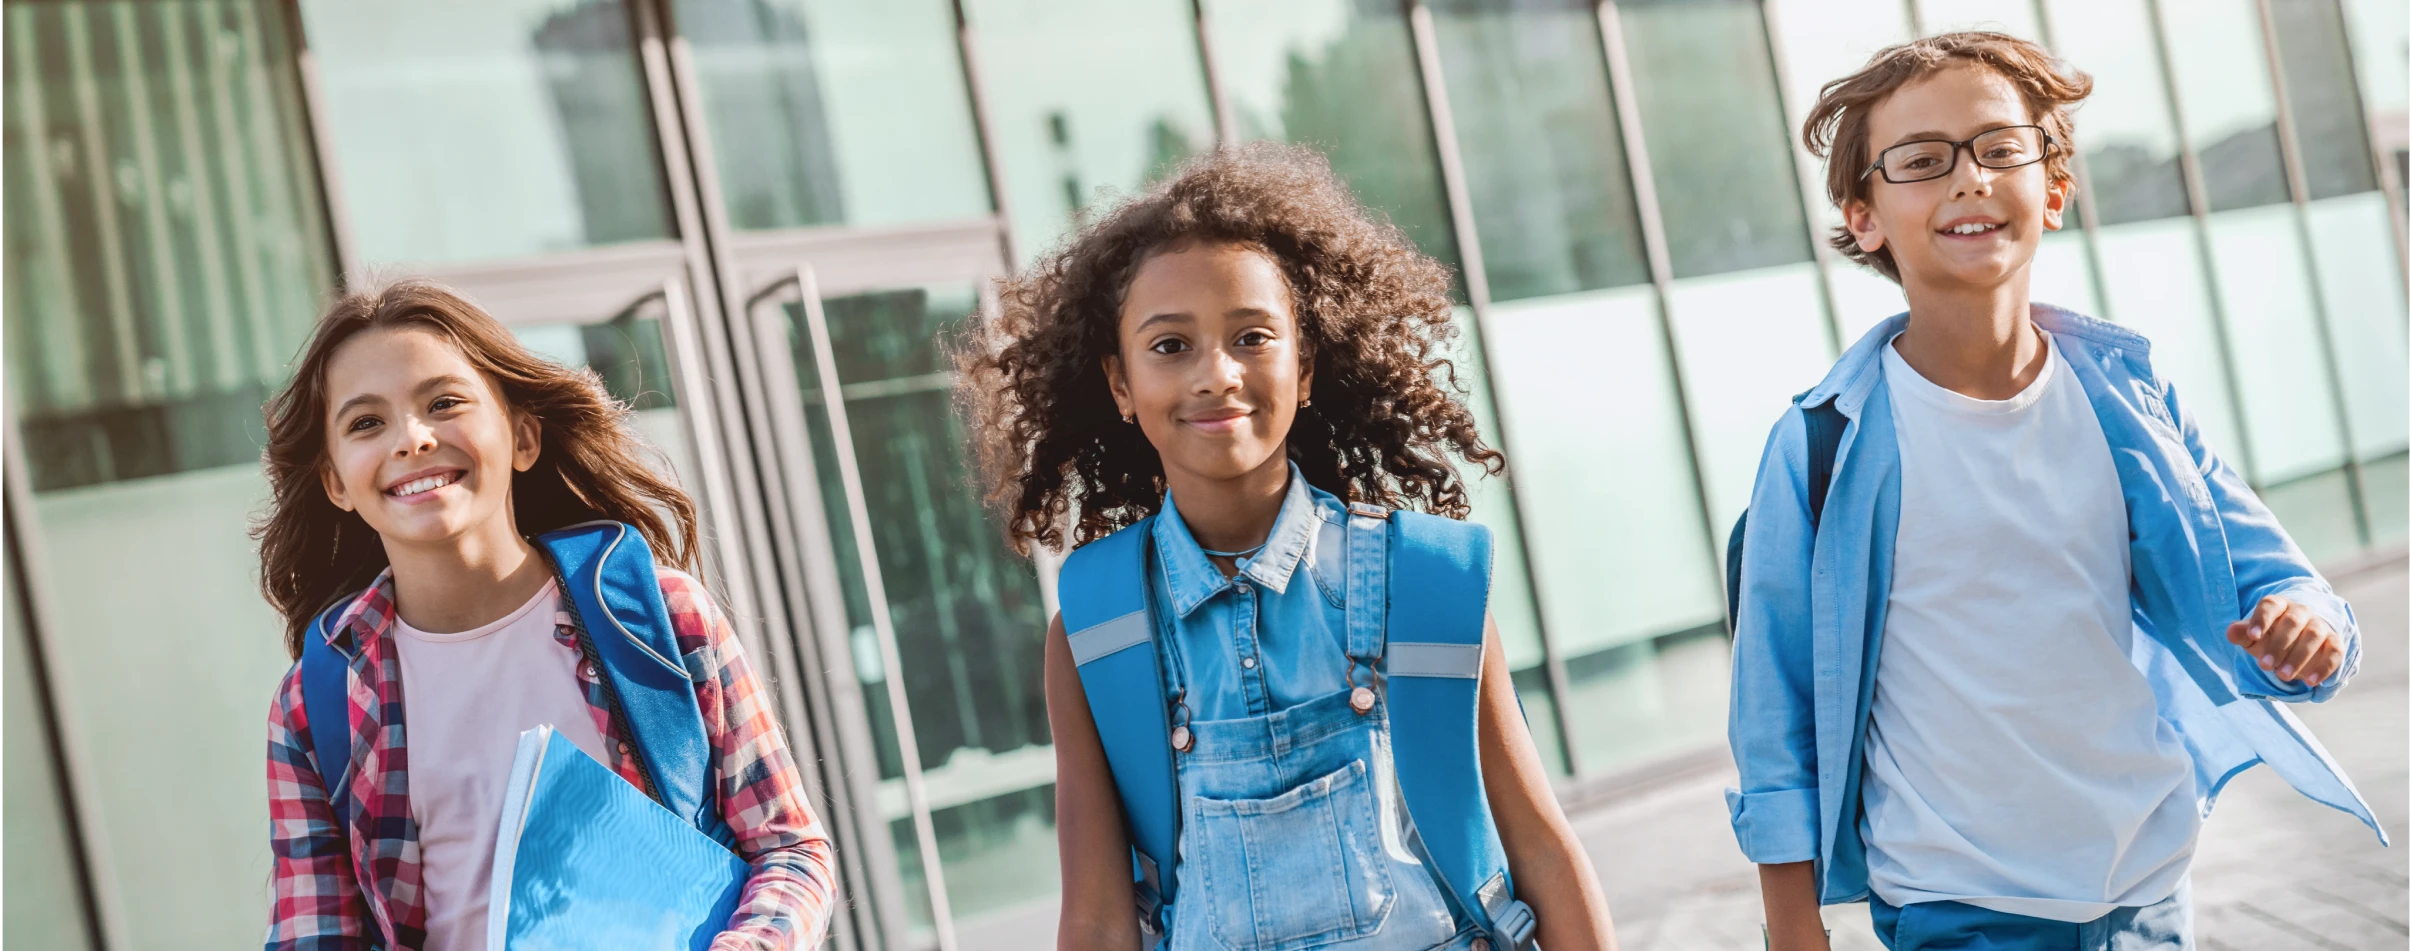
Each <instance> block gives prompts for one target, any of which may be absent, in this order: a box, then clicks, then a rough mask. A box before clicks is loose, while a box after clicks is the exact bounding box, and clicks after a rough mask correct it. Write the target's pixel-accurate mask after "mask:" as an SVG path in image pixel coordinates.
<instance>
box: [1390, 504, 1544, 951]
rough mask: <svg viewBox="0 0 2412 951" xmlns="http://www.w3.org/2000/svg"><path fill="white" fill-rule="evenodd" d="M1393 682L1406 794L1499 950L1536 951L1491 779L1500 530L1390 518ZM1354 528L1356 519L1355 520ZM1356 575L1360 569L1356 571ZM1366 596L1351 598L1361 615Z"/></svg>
mask: <svg viewBox="0 0 2412 951" xmlns="http://www.w3.org/2000/svg"><path fill="white" fill-rule="evenodd" d="M1389 522H1390V531H1389V542H1390V543H1389V546H1388V547H1389V548H1390V566H1389V572H1390V578H1389V583H1388V585H1387V588H1388V590H1389V593H1390V606H1389V611H1388V614H1389V624H1388V628H1389V644H1388V646H1387V648H1386V649H1385V652H1384V654H1385V656H1384V663H1383V670H1384V674H1385V676H1386V677H1387V679H1388V683H1389V693H1390V698H1389V701H1390V702H1389V712H1390V736H1391V748H1392V749H1393V750H1395V751H1397V753H1396V755H1394V756H1393V757H1392V760H1393V762H1394V765H1395V768H1396V769H1397V771H1398V777H1399V792H1400V794H1401V795H1402V796H1403V797H1404V798H1405V799H1406V801H1407V813H1408V815H1410V816H1412V817H1414V819H1415V828H1416V833H1417V835H1418V836H1419V837H1420V838H1422V839H1423V843H1424V853H1425V854H1426V855H1428V856H1430V857H1431V859H1432V864H1433V866H1434V868H1435V869H1436V870H1437V871H1438V872H1439V873H1440V876H1441V880H1442V881H1443V882H1445V883H1447V885H1448V889H1449V892H1450V893H1451V894H1452V895H1453V896H1454V897H1455V898H1456V900H1457V905H1458V908H1459V909H1460V910H1461V911H1462V912H1463V913H1465V915H1466V916H1467V917H1469V918H1471V919H1473V922H1474V924H1475V925H1476V926H1477V927H1479V928H1481V929H1482V930H1483V932H1484V933H1485V934H1486V935H1487V936H1488V937H1489V938H1490V940H1491V943H1492V946H1493V947H1496V948H1502V949H1508V948H1514V949H1528V948H1530V947H1531V945H1532V940H1533V929H1534V922H1533V913H1532V909H1530V908H1528V907H1527V906H1526V905H1525V904H1524V903H1523V902H1520V901H1517V900H1516V897H1515V885H1514V883H1513V882H1512V881H1510V880H1509V878H1508V867H1507V850H1506V849H1505V847H1503V846H1502V845H1501V844H1500V842H1499V829H1498V826H1497V825H1495V824H1494V823H1493V822H1492V819H1491V804H1490V799H1489V797H1488V795H1487V794H1486V793H1485V792H1484V790H1483V786H1482V754H1481V750H1480V748H1479V746H1478V741H1477V737H1478V734H1479V723H1480V722H1481V706H1480V701H1481V696H1480V695H1481V684H1482V641H1483V630H1484V627H1485V625H1484V623H1483V618H1484V617H1485V615H1486V613H1487V612H1488V608H1489V601H1490V593H1491V533H1490V530H1489V529H1487V528H1484V527H1482V526H1480V525H1474V524H1471V523H1467V522H1460V521H1456V520H1454V519H1447V518H1441V517H1439V516H1434V515H1424V514H1420V513H1416V512H1398V513H1395V514H1393V515H1392V516H1391V517H1390V520H1389ZM1349 527H1350V528H1351V529H1352V532H1351V534H1355V532H1354V531H1353V530H1354V529H1355V528H1356V520H1355V519H1353V518H1352V519H1351V520H1350V526H1349ZM1351 570H1352V574H1353V572H1354V569H1353V567H1352V569H1351ZM1356 608H1357V602H1356V601H1354V600H1352V601H1350V602H1349V609H1350V613H1351V614H1354V613H1355V611H1356Z"/></svg>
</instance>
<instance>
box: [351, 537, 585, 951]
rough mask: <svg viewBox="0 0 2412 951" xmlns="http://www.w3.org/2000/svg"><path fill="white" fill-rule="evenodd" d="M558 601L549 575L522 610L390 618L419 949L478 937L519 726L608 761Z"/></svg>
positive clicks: (464, 947) (480, 941) (475, 948)
mask: <svg viewBox="0 0 2412 951" xmlns="http://www.w3.org/2000/svg"><path fill="white" fill-rule="evenodd" d="M559 610H560V597H559V595H558V594H557V593H556V592H555V590H554V587H553V583H552V582H549V581H548V582H546V583H545V586H544V589H543V590H541V591H538V592H536V596H535V597H533V598H530V599H528V603H527V604H525V605H522V606H520V608H519V610H517V611H513V612H511V614H510V615H509V616H507V617H504V618H503V619H501V620H499V621H495V622H493V623H491V624H487V625H485V626H483V627H480V628H478V629H476V630H473V631H463V632H461V633H458V634H430V633H427V632H425V631H421V630H417V629H414V628H412V627H411V626H410V625H408V624H405V623H403V622H402V621H401V619H400V618H396V619H395V621H394V632H395V635H396V636H395V637H394V646H395V648H396V651H397V652H398V653H399V655H400V657H401V662H402V705H403V714H404V727H405V729H407V730H408V731H409V733H408V735H407V736H406V737H405V742H406V743H407V744H408V747H409V750H410V813H411V817H412V818H413V819H416V820H418V823H419V858H420V877H421V888H422V889H424V891H425V894H426V907H427V943H426V944H425V945H423V946H422V947H423V948H425V949H426V951H480V949H483V948H484V947H485V946H486V888H487V883H488V882H489V881H490V880H491V878H492V876H491V872H492V871H493V865H494V836H495V831H496V829H497V828H498V827H499V825H500V823H501V820H502V798H503V788H504V787H505V786H506V785H508V784H509V782H510V779H511V761H512V757H513V754H514V753H515V752H516V751H517V749H518V746H519V734H520V732H521V731H524V730H528V729H532V728H534V727H536V726H537V725H539V724H550V725H551V726H552V727H553V729H555V730H557V731H560V733H561V735H562V736H564V737H567V738H568V739H569V741H570V742H572V743H575V744H577V745H578V748H579V749H581V750H584V751H586V755H588V756H592V757H594V758H595V761H596V762H600V763H608V762H610V760H608V759H606V758H605V757H604V750H603V734H602V733H601V732H599V731H597V730H596V729H595V721H594V715H593V714H592V713H590V712H589V710H590V708H589V707H588V706H587V704H586V696H585V693H584V689H583V688H582V687H581V686H580V685H579V679H578V667H579V665H580V664H581V663H582V662H583V661H582V660H581V658H579V656H578V652H577V651H575V650H572V649H570V648H568V647H564V646H562V644H561V642H560V641H558V640H555V639H554V638H553V628H554V625H555V623H556V622H557V619H558V618H557V615H558V612H559Z"/></svg>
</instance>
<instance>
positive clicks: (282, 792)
mask: <svg viewBox="0 0 2412 951" xmlns="http://www.w3.org/2000/svg"><path fill="white" fill-rule="evenodd" d="M309 735H310V724H309V720H308V714H307V712H305V711H304V710H303V709H302V688H301V665H300V664H295V665H294V666H293V670H292V671H290V672H288V673H287V674H285V680H284V683H282V684H280V685H279V686H278V687H277V691H276V700H275V702H274V703H272V704H271V705H270V706H269V708H268V848H269V851H270V852H272V853H274V856H275V860H276V868H275V872H274V874H273V876H272V880H271V884H272V886H273V891H274V895H275V902H274V904H273V905H271V906H270V912H269V916H268V938H267V945H266V948H267V951H336V949H352V948H367V947H369V946H370V943H371V942H370V939H369V937H368V935H369V934H370V925H369V921H368V912H367V905H366V904H365V903H364V902H363V901H362V900H361V896H360V887H359V883H358V882H356V881H355V880H354V879H353V877H352V871H351V851H350V848H349V846H348V845H347V844H346V843H345V840H344V836H343V830H342V829H340V828H337V826H336V824H335V809H334V807H333V806H330V805H328V803H327V790H326V784H325V782H324V781H322V780H320V779H319V776H318V768H317V766H315V765H314V764H313V762H312V760H311V756H310V750H309Z"/></svg>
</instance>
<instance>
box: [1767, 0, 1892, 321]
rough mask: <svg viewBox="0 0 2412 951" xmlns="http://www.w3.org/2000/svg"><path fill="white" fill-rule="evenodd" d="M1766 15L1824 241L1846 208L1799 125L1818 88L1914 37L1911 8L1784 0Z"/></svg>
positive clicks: (1788, 131)
mask: <svg viewBox="0 0 2412 951" xmlns="http://www.w3.org/2000/svg"><path fill="white" fill-rule="evenodd" d="M1767 17H1768V19H1769V21H1770V26H1771V27H1772V28H1773V29H1774V31H1775V40H1776V45H1777V46H1778V47H1779V48H1780V49H1782V50H1783V60H1784V75H1783V76H1782V77H1781V78H1782V80H1783V89H1784V113H1785V119H1786V123H1785V127H1784V128H1785V136H1786V137H1787V138H1789V139H1790V140H1791V141H1792V147H1793V148H1794V149H1797V150H1799V154H1800V161H1801V165H1802V167H1803V168H1804V169H1805V170H1806V175H1807V176H1808V181H1807V182H1806V183H1805V184H1804V185H1803V187H1804V188H1805V189H1807V191H1808V193H1809V196H1810V198H1811V199H1812V201H1811V202H1810V204H1811V206H1812V207H1813V211H1814V213H1813V214H1812V215H1811V218H1812V219H1813V220H1814V221H1815V222H1816V225H1817V230H1818V234H1819V235H1820V236H1821V240H1822V236H1823V235H1825V234H1827V233H1828V232H1830V231H1831V230H1832V229H1833V228H1835V227H1837V226H1840V225H1841V224H1842V211H1841V210H1840V209H1837V208H1835V207H1834V204H1833V203H1832V202H1829V201H1827V200H1826V167H1825V163H1824V161H1823V160H1820V159H1819V158H1818V157H1816V156H1814V155H1811V154H1809V150H1808V147H1807V146H1806V145H1804V144H1803V143H1802V142H1801V137H1800V131H1801V124H1802V123H1804V122H1807V121H1808V120H1809V109H1810V107H1811V106H1814V105H1816V104H1817V91H1818V89H1819V87H1822V86H1824V85H1825V84H1827V83H1829V82H1832V81H1834V80H1837V79H1841V78H1843V77H1844V76H1848V75H1850V74H1852V73H1855V72H1858V71H1859V69H1860V67H1863V66H1866V65H1867V64H1868V60H1869V59H1871V58H1873V57H1874V56H1875V55H1876V51H1878V50H1881V49H1883V48H1885V47H1887V46H1891V45H1893V44H1895V43H1901V42H1906V41H1908V40H1909V39H1910V22H1909V11H1908V10H1907V9H1905V8H1904V7H1903V6H1902V5H1901V4H1898V3H1875V4H1871V3H1866V2H1864V0H1785V2H1782V3H1777V4H1775V5H1774V6H1771V7H1769V8H1768V10H1767ZM1854 267H1856V266H1855V265H1854ZM1869 273H1871V274H1872V273H1873V272H1869ZM1878 280H1882V278H1881V277H1879V278H1878ZM1887 283H1890V282H1887ZM1838 296H1839V294H1838ZM1895 296H1899V295H1898V294H1896V295H1895ZM1899 310H1900V308H1895V309H1894V310H1891V311H1886V312H1885V313H1886V314H1891V313H1897V312H1898V311H1899ZM1877 316H1879V317H1881V316H1884V315H1883V314H1879V315H1877Z"/></svg>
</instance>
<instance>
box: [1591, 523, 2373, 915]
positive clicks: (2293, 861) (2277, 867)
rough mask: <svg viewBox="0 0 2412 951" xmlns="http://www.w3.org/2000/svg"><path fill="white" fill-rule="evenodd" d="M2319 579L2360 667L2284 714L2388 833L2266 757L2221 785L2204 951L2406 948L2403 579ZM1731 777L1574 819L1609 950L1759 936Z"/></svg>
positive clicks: (2357, 573)
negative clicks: (2295, 718) (1608, 924)
mask: <svg viewBox="0 0 2412 951" xmlns="http://www.w3.org/2000/svg"><path fill="white" fill-rule="evenodd" d="M2330 580H2331V581H2332V582H2333V583H2334V584H2335V585H2336V586H2337V588H2338V590H2339V591H2340V593H2342V594H2344V595H2345V596H2346V597H2347V598H2348V599H2349V600H2351V601H2352V602H2353V605H2354V611H2355V613H2356V615H2357V616H2358V617H2359V619H2360V621H2361V624H2362V631H2363V638H2364V643H2363V660H2362V670H2361V673H2360V674H2359V675H2358V676H2357V677H2356V678H2355V679H2354V681H2353V682H2352V683H2349V684H2347V685H2346V689H2345V690H2344V692H2343V693H2341V694H2339V695H2338V696H2337V698H2336V699H2335V700H2332V701H2330V702H2328V703H2325V704H2320V705H2316V706H2308V707H2299V708H2297V712H2298V713H2299V714H2300V715H2301V717H2302V719H2303V721H2304V722H2305V723H2306V724H2308V725H2309V726H2310V727H2311V729H2312V730H2313V731H2314V732H2315V733H2317V734H2318V735H2319V737H2320V739H2321V742H2322V743H2324V744H2325V745H2326V746H2327V747H2328V750H2329V752H2330V753H2331V754H2332V755H2334V756H2335V757H2336V759H2337V761H2338V762H2339V763H2341V764H2343V766H2344V767H2345V770H2346V773H2347V774H2348V775H2350V776H2351V777H2352V778H2353V780H2354V782H2355V784H2356V785H2358V786H2359V787H2360V788H2361V791H2362V795H2363V797H2364V798H2365V799H2367V800H2369V802H2370V805H2371V807H2372V809H2373V810H2374V811H2375V812H2376V813H2377V815H2378V818H2379V821H2380V823H2381V824H2383V825H2385V826H2386V828H2387V830H2388V833H2389V834H2390V835H2391V836H2394V837H2396V839H2397V843H2398V844H2397V845H2396V847H2394V848H2382V847H2380V845H2379V843H2378V840H2377V838H2376V837H2374V836H2372V835H2371V834H2370V831H2369V829H2367V828H2366V827H2364V826H2363V825H2362V824H2361V823H2360V822H2357V821H2355V820H2354V819H2353V818H2352V817H2350V816H2347V815H2345V814H2344V813H2341V812H2337V811H2335V810H2333V809H2330V808H2328V807H2326V806H2322V805H2320V804H2318V803H2315V802H2312V801H2310V800H2308V799H2305V798H2303V797H2302V796H2300V795H2297V794H2296V793H2295V792H2294V790H2293V789H2291V788H2289V787H2288V786H2287V785H2286V784H2285V783H2284V782H2282V781H2280V780H2279V779H2278V778H2277V776H2276V775H2274V774H2272V773H2271V772H2270V771H2269V770H2267V769H2253V770H2250V771H2248V772H2247V773H2246V774H2245V775H2243V776H2240V777H2238V778H2237V779H2236V780H2235V781H2233V782H2231V783H2230V784H2229V785H2228V787H2227V789H2226V790H2224V791H2223V792H2222V793H2221V796H2220V801H2219V806H2218V809H2217V811H2216V812H2214V813H2213V814H2212V816H2211V818H2210V820H2209V822H2208V823H2207V825H2206V826H2205V828H2204V831H2203V839H2202V843H2201V845H2200V846H2199V847H2198V849H2197V853H2196V858H2195V866H2194V885H2195V901H2196V912H2195V915H2196V917H2195V923H2196V934H2197V937H2198V939H2199V940H2200V942H2201V946H2202V947H2203V948H2204V949H2205V951H2366V949H2402V948H2404V947H2405V946H2406V942H2407V927H2406V925H2407V922H2408V921H2412V909H2408V908H2407V905H2408V904H2412V900H2408V899H2407V892H2406V886H2407V881H2408V879H2407V875H2406V869H2407V865H2406V855H2407V852H2406V847H2405V846H2404V845H2403V844H2402V837H2403V836H2404V835H2406V833H2407V826H2406V822H2405V813H2406V806H2405V803H2406V794H2407V779H2408V774H2412V756H2408V755H2407V753H2408V750H2407V743H2408V742H2412V731H2408V730H2407V718H2408V715H2407V710H2408V709H2412V708H2408V706H2407V704H2408V703H2412V676H2408V674H2412V644H2408V638H2412V626H2408V622H2407V618H2406V600H2407V597H2412V585H2408V583H2407V574H2406V560H2405V557H2404V554H2403V553H2402V552H2400V551H2399V552H2395V553H2392V554H2390V555H2386V556H2382V557H2379V558H2376V559H2373V560H2367V561H2363V562H2361V563H2359V564H2356V565H2351V566H2338V567H2336V568H2335V569H2334V570H2332V571H2331V572H2330ZM1733 781H1734V780H1733V768H1732V765H1731V763H1730V762H1725V763H1723V764H1722V765H1717V766H1712V767H1710V768H1705V769H1695V770H1692V771H1690V772H1689V773H1688V775H1685V776H1683V777H1680V778H1676V779H1673V780H1670V781H1667V782H1663V783H1659V784H1657V785H1655V786H1654V787H1652V788H1650V789H1648V790H1647V791H1643V792H1638V793H1634V794H1631V795H1628V796H1624V797H1619V798H1616V799H1615V800H1613V801H1611V802H1609V803H1606V804H1603V805H1601V806H1599V807H1596V808H1592V809H1588V810H1585V811H1584V812H1582V813H1581V814H1579V815H1577V816H1576V817H1575V826H1576V830H1577V832H1578V833H1579V834H1580V835H1581V836H1582V839H1583V843H1584V845H1585V847H1586V848H1587V849H1588V850H1589V851H1590V853H1591V856H1592V861H1593V863H1594V864H1595V865H1596V866H1597V867H1598V868H1599V870H1600V875H1601V879H1602V883H1603V885H1604V886H1605V887H1606V889H1607V892H1608V900H1609V905H1610V908H1611V909H1612V910H1613V911H1614V913H1615V915H1616V921H1617V935H1618V937H1619V939H1620V943H1621V944H1622V945H1623V947H1624V948H1625V951H1745V949H1757V948H1759V947H1760V946H1761V942H1760V935H1759V921H1760V911H1759V895H1758V876H1757V872H1756V870H1755V869H1754V868H1753V867H1752V866H1751V865H1750V864H1749V863H1748V862H1746V861H1744V860H1743V858H1742V853H1741V851H1740V850H1739V849H1737V848H1736V847H1735V845H1734V839H1733V834H1732V832H1731V831H1730V830H1729V828H1728V827H1727V825H1726V819H1725V799H1724V796H1723V794H1722V790H1723V789H1724V787H1726V786H1728V785H1731V784H1732V783H1733ZM1826 919H1827V924H1828V926H1829V927H1831V928H1832V929H1833V931H1834V947H1835V949H1836V951H1846V949H1847V951H1880V949H1881V948H1882V945H1880V944H1879V943H1878V942H1877V941H1876V937H1875V935H1874V933H1873V932H1871V931H1870V930H1869V928H1868V916H1867V906H1866V905H1864V904H1852V905H1843V906H1837V907H1833V908H1829V909H1827V916H1826Z"/></svg>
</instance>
